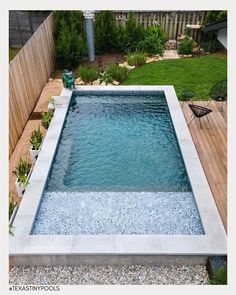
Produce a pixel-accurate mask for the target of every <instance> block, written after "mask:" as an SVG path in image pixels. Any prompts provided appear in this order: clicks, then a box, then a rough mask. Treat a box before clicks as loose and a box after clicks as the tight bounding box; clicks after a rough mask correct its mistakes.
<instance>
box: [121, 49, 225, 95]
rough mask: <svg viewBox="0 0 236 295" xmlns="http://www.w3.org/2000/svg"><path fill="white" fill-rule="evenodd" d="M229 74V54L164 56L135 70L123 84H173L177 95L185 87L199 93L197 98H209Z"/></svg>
mask: <svg viewBox="0 0 236 295" xmlns="http://www.w3.org/2000/svg"><path fill="white" fill-rule="evenodd" d="M226 78H227V58H226V56H225V55H223V56H221V55H217V54H209V55H205V56H202V57H196V58H183V59H176V60H163V61H158V62H154V63H151V64H146V65H144V66H142V67H138V68H136V69H134V70H132V71H131V72H130V73H129V75H128V78H127V80H125V81H124V82H123V83H122V84H123V85H173V86H174V87H175V90H176V93H177V96H178V97H180V94H181V92H182V91H183V90H184V89H190V90H193V91H195V92H196V93H197V96H196V99H199V100H207V99H209V91H210V89H211V88H212V86H213V85H214V84H215V83H217V82H218V81H220V80H224V79H226Z"/></svg>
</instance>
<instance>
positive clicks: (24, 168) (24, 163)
mask: <svg viewBox="0 0 236 295" xmlns="http://www.w3.org/2000/svg"><path fill="white" fill-rule="evenodd" d="M30 169H31V164H30V162H29V160H28V158H20V160H19V163H18V165H17V166H16V168H15V170H14V171H13V174H15V175H16V177H17V178H18V181H19V183H21V184H22V185H27V183H28V180H27V178H28V175H29V172H30Z"/></svg>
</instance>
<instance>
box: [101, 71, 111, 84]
mask: <svg viewBox="0 0 236 295" xmlns="http://www.w3.org/2000/svg"><path fill="white" fill-rule="evenodd" d="M99 79H100V80H101V81H102V82H105V83H111V82H112V81H113V79H112V77H111V75H110V74H109V73H107V72H106V71H105V72H103V73H100V76H99Z"/></svg>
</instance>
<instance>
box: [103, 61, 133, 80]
mask: <svg viewBox="0 0 236 295" xmlns="http://www.w3.org/2000/svg"><path fill="white" fill-rule="evenodd" d="M106 73H107V74H108V75H109V76H110V77H111V78H112V79H113V80H116V81H118V82H123V81H124V80H125V79H126V78H127V76H128V69H127V68H125V67H119V66H118V65H116V64H110V65H109V66H108V68H107V70H106Z"/></svg>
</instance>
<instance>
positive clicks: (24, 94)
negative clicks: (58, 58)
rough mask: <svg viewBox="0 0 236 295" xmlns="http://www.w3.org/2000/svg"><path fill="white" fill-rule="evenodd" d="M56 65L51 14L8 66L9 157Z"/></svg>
mask: <svg viewBox="0 0 236 295" xmlns="http://www.w3.org/2000/svg"><path fill="white" fill-rule="evenodd" d="M53 66H54V39H53V19H52V14H50V15H49V16H48V17H47V19H46V20H45V21H44V22H43V23H42V25H41V26H40V27H39V28H38V29H37V31H36V32H35V33H34V35H33V36H32V37H31V38H30V40H29V41H28V42H27V43H26V44H25V46H24V47H23V48H22V49H21V50H20V51H19V53H18V54H17V55H16V56H15V58H14V59H13V60H12V61H11V62H10V64H9V154H10V155H11V154H12V152H13V150H14V148H15V146H16V144H17V142H18V140H19V138H20V136H21V134H22V132H23V130H24V127H25V125H26V123H27V121H28V119H29V116H30V114H31V112H32V111H33V109H34V107H35V104H36V102H37V100H38V98H39V95H40V93H41V91H42V89H43V87H44V85H45V83H46V82H47V80H48V78H49V77H50V74H51V72H52V70H53Z"/></svg>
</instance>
